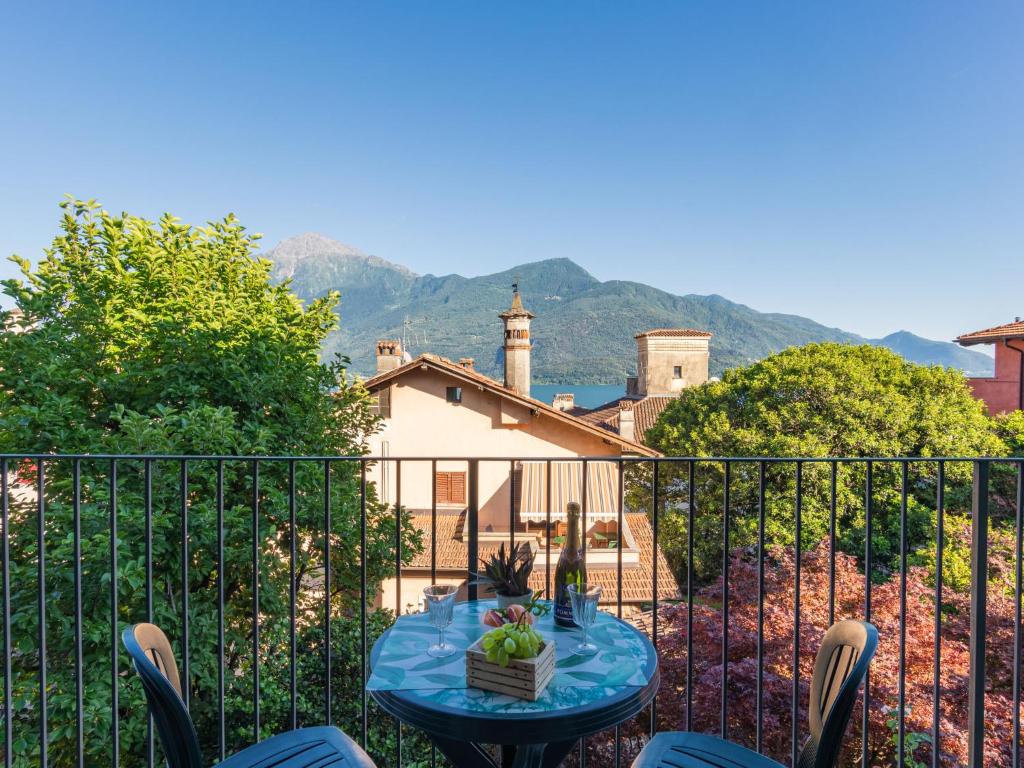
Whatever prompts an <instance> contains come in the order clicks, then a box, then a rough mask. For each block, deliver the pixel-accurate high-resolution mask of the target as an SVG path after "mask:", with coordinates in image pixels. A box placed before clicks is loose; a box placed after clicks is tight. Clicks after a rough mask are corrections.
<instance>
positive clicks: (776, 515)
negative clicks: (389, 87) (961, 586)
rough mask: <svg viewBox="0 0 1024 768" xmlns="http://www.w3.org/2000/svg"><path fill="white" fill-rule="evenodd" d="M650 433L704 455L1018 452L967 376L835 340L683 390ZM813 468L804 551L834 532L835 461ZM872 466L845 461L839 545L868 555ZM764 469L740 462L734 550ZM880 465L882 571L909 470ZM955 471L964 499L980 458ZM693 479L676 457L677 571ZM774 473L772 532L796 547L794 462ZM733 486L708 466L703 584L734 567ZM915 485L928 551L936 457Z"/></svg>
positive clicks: (671, 513)
mask: <svg viewBox="0 0 1024 768" xmlns="http://www.w3.org/2000/svg"><path fill="white" fill-rule="evenodd" d="M1011 426H1012V425H1008V426H1007V427H1006V429H1005V430H1004V433H1007V434H1008V432H1009V431H1010V429H1011ZM647 440H648V443H649V444H650V445H651V446H653V447H655V448H657V449H658V450H659V451H661V452H663V453H664V454H666V455H669V456H693V457H804V458H806V457H889V458H891V457H907V456H915V457H929V456H932V457H942V456H987V455H993V456H1001V455H1005V454H1006V452H1007V450H1008V445H1007V442H1006V441H1005V440H1004V439H1003V438H1002V437H1001V436H1000V434H999V433H998V432H997V430H996V429H995V427H994V422H993V420H992V419H991V418H990V417H989V416H988V414H987V413H986V412H985V409H984V405H983V404H982V403H980V402H978V401H977V400H975V399H974V397H972V395H971V392H970V389H969V387H968V386H967V382H966V379H965V377H964V375H963V374H962V373H961V372H959V371H955V370H950V369H945V368H942V367H939V366H921V365H916V364H913V363H909V362H907V361H906V360H904V359H903V358H901V357H899V356H898V355H896V354H895V353H893V352H891V351H889V350H886V349H882V348H879V347H872V346H867V345H865V346H850V345H842V344H832V343H827V344H808V345H806V346H803V347H794V348H790V349H787V350H785V351H783V352H780V353H778V354H775V355H772V356H770V357H767V358H765V359H764V360H761V361H760V362H757V363H754V364H753V365H750V366H748V367H745V368H737V369H733V370H730V371H727V372H726V373H725V375H724V377H723V378H722V380H721V381H719V382H709V383H707V384H705V385H703V386H700V387H694V388H692V389H687V390H685V391H684V392H683V393H682V394H681V396H680V397H679V398H678V399H677V400H675V401H673V402H672V403H671V404H670V405H669V406H668V407H667V408H666V409H665V411H664V413H663V414H662V416H661V418H660V419H659V420H658V422H657V424H655V426H654V427H652V428H651V429H650V430H649V431H648V433H647ZM801 471H802V473H803V474H802V485H801V492H802V499H801V514H800V522H801V539H802V541H801V546H803V547H805V548H806V547H809V546H812V545H813V544H815V543H816V542H820V541H822V540H823V539H825V538H827V537H828V536H829V532H830V531H829V528H830V513H831V503H832V500H831V467H830V465H829V464H828V463H804V464H803V466H802V467H801ZM866 471H867V470H866V466H865V464H863V463H861V464H840V465H838V466H837V469H836V472H837V483H836V515H837V547H838V548H839V549H841V550H842V551H845V552H848V553H851V554H854V555H857V556H860V555H862V553H863V551H864V536H865V529H866V525H865V523H866V520H865V490H864V489H865V474H866ZM758 473H759V466H758V464H757V462H744V463H737V464H734V465H733V466H732V467H731V476H730V492H731V506H730V510H729V511H730V534H731V536H732V539H731V542H732V544H734V545H736V546H747V545H750V544H752V543H754V542H756V540H757V503H758V498H757V496H758V486H759V477H758ZM872 473H873V491H872V516H873V518H872V524H873V531H874V535H873V538H872V547H873V551H874V555H875V557H876V558H877V559H876V565H877V566H878V567H880V568H882V569H883V570H884V569H886V568H890V567H892V565H893V563H894V558H895V557H896V556H897V554H898V551H899V542H900V538H899V519H900V518H899V516H900V505H901V486H902V478H901V468H900V466H899V465H898V464H897V463H895V462H886V461H880V462H875V463H874V465H873V468H872ZM945 474H946V483H947V484H948V485H947V495H946V502H947V505H948V506H949V507H950V508H954V507H955V506H957V505H958V504H960V505H962V504H963V503H965V501H966V498H967V488H966V486H965V483H966V482H967V481H968V480H969V475H970V467H969V465H967V464H964V463H949V464H948V465H947V466H946V467H945ZM685 475H686V470H685V469H682V470H681V468H679V467H674V466H670V465H666V470H665V471H663V478H662V479H663V483H664V488H665V493H664V497H663V499H662V500H661V502H660V503H662V505H663V508H664V512H665V522H664V526H665V527H664V530H665V531H666V535H665V539H664V541H665V546H666V548H667V549H668V554H669V556H670V559H671V560H672V561H673V562H674V563H675V564H676V566H677V568H679V569H682V568H684V567H685V552H684V548H685V547H684V533H685V525H686V517H685V515H684V514H682V512H683V511H684V508H685V504H686V500H687V498H688V491H689V489H688V486H687V483H688V477H686V476H685ZM765 475H766V482H765V500H764V502H765V510H766V521H765V526H766V540H767V542H768V543H770V544H775V545H791V544H792V543H793V539H794V536H795V531H796V525H795V515H796V509H795V497H796V462H793V463H776V464H771V465H768V466H767V467H766V469H765ZM724 481H725V478H724V470H723V467H722V465H721V464H714V463H700V464H698V465H697V471H696V476H695V489H696V495H697V506H698V508H699V510H700V513H701V514H700V516H699V522H698V524H696V525H700V526H702V527H701V528H700V531H699V533H700V535H699V536H698V537H697V550H696V553H695V560H696V561H697V565H696V567H697V572H698V575H700V576H702V577H703V578H705V579H707V578H711V577H712V576H714V575H715V574H716V573H717V572H718V568H719V567H720V564H721V562H722V551H721V547H722V541H723V529H722V511H723V502H722V498H723V491H724V485H725V482H724ZM907 486H908V487H907V490H908V501H907V509H908V540H909V541H910V544H911V547H913V548H920V547H926V546H928V544H929V542H930V541H931V540H932V537H933V530H934V525H933V518H934V501H935V493H936V467H935V465H934V464H921V465H910V467H909V468H908V483H907ZM643 493H644V492H641V494H643ZM634 496H635V494H634ZM638 501H639V503H644V504H648V505H649V503H650V502H649V500H644V499H642V498H641V499H638ZM648 508H649V506H648Z"/></svg>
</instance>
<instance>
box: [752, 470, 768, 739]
mask: <svg viewBox="0 0 1024 768" xmlns="http://www.w3.org/2000/svg"><path fill="white" fill-rule="evenodd" d="M765 469H766V468H765V463H764V462H763V461H759V462H758V463H757V703H756V705H755V706H756V708H757V724H756V725H755V732H754V745H755V746H754V748H755V749H756V751H757V752H760V751H761V749H762V747H763V744H764V547H765V534H764V523H765V519H764V494H765V486H766V477H765Z"/></svg>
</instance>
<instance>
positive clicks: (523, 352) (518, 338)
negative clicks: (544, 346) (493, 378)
mask: <svg viewBox="0 0 1024 768" xmlns="http://www.w3.org/2000/svg"><path fill="white" fill-rule="evenodd" d="M498 317H500V318H501V319H502V321H503V322H504V323H505V386H506V387H507V388H508V389H511V390H512V391H513V392H517V393H519V394H520V395H526V396H529V394H530V347H531V344H530V320H532V319H533V317H534V314H533V313H532V312H530V311H529V310H527V309H525V308H524V307H523V300H522V298H521V297H520V296H519V282H518V281H516V282H515V283H513V284H512V306H511V307H509V308H508V309H506V310H505V311H504V312H502V313H501V314H500V315H498Z"/></svg>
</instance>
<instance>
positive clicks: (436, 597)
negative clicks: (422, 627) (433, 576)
mask: <svg viewBox="0 0 1024 768" xmlns="http://www.w3.org/2000/svg"><path fill="white" fill-rule="evenodd" d="M457 591H458V588H457V587H454V586H452V585H451V584H434V585H432V586H429V587H424V588H423V597H425V598H426V600H427V611H428V613H430V625H431V626H432V627H434V628H435V629H436V630H437V633H438V634H437V644H436V645H432V646H430V647H429V648H427V655H428V656H433V657H434V658H443V657H444V656H451V655H452V654H453V653H455V651H456V650H457V649H456V648H455V646H454V645H448V644H447V643H446V642H445V641H444V631H445V629H446V628H447V627H448V625H449V624H451V623H452V610H453V609H454V607H455V593H456V592H457Z"/></svg>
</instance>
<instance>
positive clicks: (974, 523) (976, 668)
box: [967, 460, 989, 768]
mask: <svg viewBox="0 0 1024 768" xmlns="http://www.w3.org/2000/svg"><path fill="white" fill-rule="evenodd" d="M988 491H989V462H988V461H986V460H981V461H977V462H975V464H974V482H973V487H972V499H971V629H970V633H971V634H970V640H969V648H970V662H969V668H968V682H967V765H968V766H969V768H983V766H984V765H985V631H986V622H985V612H986V610H987V605H988V592H987V586H988V584H987V578H988Z"/></svg>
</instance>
